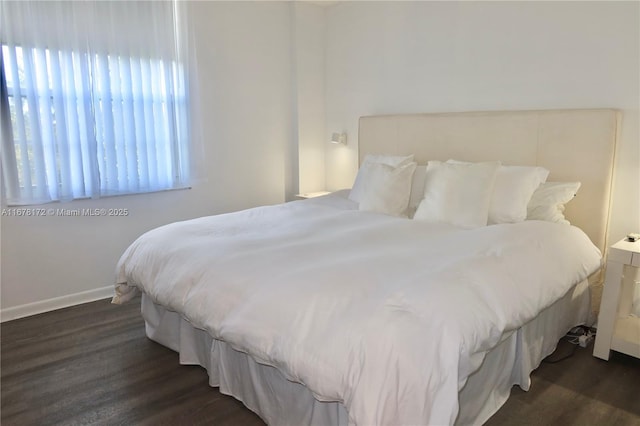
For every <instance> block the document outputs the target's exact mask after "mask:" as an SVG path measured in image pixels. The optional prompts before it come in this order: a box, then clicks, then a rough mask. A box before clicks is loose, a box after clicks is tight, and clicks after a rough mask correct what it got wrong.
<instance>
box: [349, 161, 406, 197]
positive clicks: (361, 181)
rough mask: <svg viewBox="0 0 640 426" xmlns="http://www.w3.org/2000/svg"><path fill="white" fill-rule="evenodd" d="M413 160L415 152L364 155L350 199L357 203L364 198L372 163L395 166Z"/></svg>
mask: <svg viewBox="0 0 640 426" xmlns="http://www.w3.org/2000/svg"><path fill="white" fill-rule="evenodd" d="M411 162H413V154H411V155H406V156H397V155H373V154H368V155H367V156H366V157H364V160H363V161H362V165H361V166H360V169H359V170H358V174H357V175H356V180H355V182H353V188H351V192H350V193H349V199H350V200H351V201H355V202H356V203H359V202H360V199H361V198H362V189H363V187H364V185H365V182H367V181H368V180H369V177H368V174H369V166H370V165H371V164H386V165H388V166H391V167H394V168H395V167H399V166H404V165H405V164H409V163H411Z"/></svg>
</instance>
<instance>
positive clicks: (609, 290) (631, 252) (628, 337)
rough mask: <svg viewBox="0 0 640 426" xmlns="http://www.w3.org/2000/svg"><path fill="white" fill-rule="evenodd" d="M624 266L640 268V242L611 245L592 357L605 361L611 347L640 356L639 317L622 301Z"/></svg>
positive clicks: (620, 242)
mask: <svg viewBox="0 0 640 426" xmlns="http://www.w3.org/2000/svg"><path fill="white" fill-rule="evenodd" d="M625 266H627V267H636V268H640V241H636V242H633V243H632V242H629V241H627V240H626V239H624V240H621V241H618V242H617V243H615V244H614V245H613V246H611V247H610V248H609V255H608V259H607V271H606V276H605V279H604V290H603V291H602V301H601V302H600V314H598V331H597V334H596V343H595V345H594V348H593V356H596V357H598V358H602V359H604V360H608V359H609V352H610V351H611V350H614V351H617V352H622V353H625V354H627V355H631V356H635V357H637V358H640V318H637V317H632V316H630V315H629V311H630V306H628V303H624V304H623V303H621V301H620V292H621V287H622V276H623V270H624V268H625ZM625 302H626V300H625Z"/></svg>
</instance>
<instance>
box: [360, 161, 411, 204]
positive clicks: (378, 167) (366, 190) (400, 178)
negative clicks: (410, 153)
mask: <svg viewBox="0 0 640 426" xmlns="http://www.w3.org/2000/svg"><path fill="white" fill-rule="evenodd" d="M415 169H416V163H409V164H405V165H402V166H399V167H392V166H389V165H388V164H382V163H371V164H370V165H369V171H368V176H367V181H366V182H365V184H364V186H363V188H362V196H361V198H360V204H359V206H358V208H359V209H360V210H364V211H374V212H378V213H384V214H388V215H391V216H404V215H405V213H406V211H407V205H408V204H409V196H410V194H411V179H412V178H413V172H414V170H415Z"/></svg>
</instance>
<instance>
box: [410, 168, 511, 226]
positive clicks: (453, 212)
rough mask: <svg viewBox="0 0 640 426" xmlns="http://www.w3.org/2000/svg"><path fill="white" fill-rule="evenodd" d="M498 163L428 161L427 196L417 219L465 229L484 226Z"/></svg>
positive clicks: (419, 208)
mask: <svg viewBox="0 0 640 426" xmlns="http://www.w3.org/2000/svg"><path fill="white" fill-rule="evenodd" d="M499 167H500V163H499V162H489V163H472V164H471V163H470V164H451V163H443V162H440V161H429V163H428V164H427V173H426V179H425V189H424V199H423V200H422V201H421V202H420V205H419V206H418V210H417V211H416V214H415V215H414V216H413V218H414V219H415V220H424V221H428V222H445V223H450V224H452V225H456V226H461V227H464V228H476V227H479V226H485V225H486V224H487V219H488V217H489V205H490V203H491V194H493V187H494V184H495V180H496V174H497V173H498V168H499Z"/></svg>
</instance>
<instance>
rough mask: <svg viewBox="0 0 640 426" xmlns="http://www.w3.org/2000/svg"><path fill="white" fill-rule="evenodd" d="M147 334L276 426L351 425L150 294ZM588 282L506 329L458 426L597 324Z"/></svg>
mask: <svg viewBox="0 0 640 426" xmlns="http://www.w3.org/2000/svg"><path fill="white" fill-rule="evenodd" d="M141 310H142V316H143V317H144V320H145V329H146V334H147V336H148V337H149V338H150V339H151V340H154V341H156V342H158V343H160V344H162V345H164V346H166V347H168V348H170V349H173V350H174V351H176V352H178V353H179V354H180V363H181V364H184V365H200V366H202V367H204V368H205V369H206V370H207V373H208V375H209V385H210V386H213V387H219V388H220V392H221V393H223V394H226V395H231V396H233V397H234V398H236V399H238V400H240V401H242V402H243V403H244V405H245V406H247V407H248V408H249V409H250V410H251V411H253V412H255V413H256V414H258V415H259V416H260V417H261V418H262V419H263V420H264V421H265V422H266V423H267V424H269V425H300V426H302V425H309V426H315V425H347V424H349V416H348V413H347V411H346V409H345V407H344V405H342V404H341V403H340V402H337V401H319V400H318V399H316V398H315V397H314V396H313V395H312V394H311V392H310V391H309V390H308V389H307V388H306V387H305V386H304V385H302V384H299V383H295V382H291V381H289V380H287V379H286V378H285V377H284V375H283V374H281V373H280V372H279V371H278V370H277V369H276V368H274V367H272V366H268V365H263V364H259V363H257V362H256V361H254V360H253V358H251V356H249V355H247V354H246V353H243V352H239V351H237V350H235V349H233V348H232V347H231V346H230V345H229V344H227V343H225V342H223V341H221V340H216V339H214V338H212V337H211V336H210V335H209V334H208V333H207V332H206V331H204V330H200V329H197V328H195V327H193V326H192V325H191V324H190V323H189V322H188V321H187V320H185V319H184V318H182V317H181V315H180V314H178V313H176V312H172V311H168V310H166V309H165V308H163V307H162V306H160V305H157V304H155V303H154V302H153V301H152V300H151V299H150V298H149V297H148V296H147V295H146V294H144V293H143V294H142V309H141ZM590 314H591V305H590V295H589V285H588V283H587V281H586V280H585V281H583V282H582V283H580V284H578V285H577V286H575V287H574V288H573V289H572V290H570V291H569V292H568V293H567V294H566V295H565V296H564V297H563V298H562V299H560V300H558V301H557V302H556V303H555V304H553V305H552V306H550V307H549V308H547V309H545V310H544V311H542V313H541V314H540V315H539V316H538V317H536V319H534V320H533V321H531V322H529V323H527V324H525V325H524V326H523V327H521V328H520V329H518V330H516V331H514V332H509V333H505V335H504V336H503V339H502V341H501V343H500V344H498V345H497V346H496V347H495V348H493V349H492V350H491V351H490V352H488V353H487V356H486V357H485V360H484V362H483V364H482V365H481V366H480V368H479V369H478V370H477V371H475V372H474V373H473V374H471V375H470V376H469V378H468V380H467V382H466V384H465V385H464V387H463V388H462V389H461V390H460V392H459V403H460V412H459V414H458V417H457V419H456V424H463V425H467V424H481V423H484V422H485V421H486V420H488V419H489V417H491V416H492V415H493V414H494V413H495V412H496V411H498V409H499V408H500V407H501V406H502V405H503V404H504V403H505V402H506V401H507V398H508V397H509V394H510V392H511V388H512V387H513V385H518V386H520V387H521V388H522V389H524V390H528V389H529V385H530V383H531V381H530V377H529V376H530V374H531V372H532V371H533V370H534V369H535V368H537V367H538V365H540V362H541V361H542V359H543V358H544V357H546V356H548V355H549V354H551V353H552V352H553V351H554V350H555V348H556V345H557V344H558V341H559V339H560V338H561V337H562V336H563V335H564V334H565V333H566V332H567V331H568V330H570V329H571V328H572V327H574V326H576V325H580V324H586V323H589V321H590Z"/></svg>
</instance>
